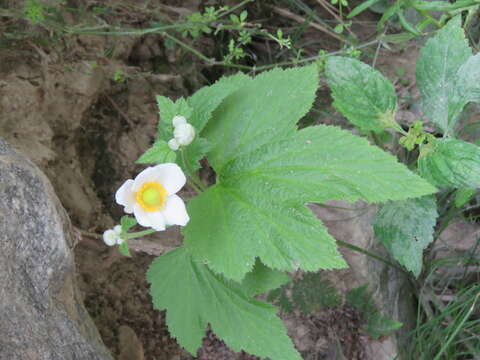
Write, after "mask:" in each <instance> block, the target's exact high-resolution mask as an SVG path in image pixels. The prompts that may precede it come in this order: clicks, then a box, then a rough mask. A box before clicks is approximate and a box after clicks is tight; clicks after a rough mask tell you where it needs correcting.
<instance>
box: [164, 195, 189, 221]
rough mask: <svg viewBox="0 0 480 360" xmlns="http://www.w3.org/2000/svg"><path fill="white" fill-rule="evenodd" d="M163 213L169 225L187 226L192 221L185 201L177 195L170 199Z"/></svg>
mask: <svg viewBox="0 0 480 360" xmlns="http://www.w3.org/2000/svg"><path fill="white" fill-rule="evenodd" d="M162 213H163V216H164V217H165V222H166V224H167V225H181V226H185V225H187V223H188V221H189V220H190V217H189V216H188V213H187V209H186V208H185V204H184V202H183V200H182V199H181V198H180V197H179V196H177V195H172V196H169V197H168V199H167V202H166V203H165V207H164V208H163V210H162Z"/></svg>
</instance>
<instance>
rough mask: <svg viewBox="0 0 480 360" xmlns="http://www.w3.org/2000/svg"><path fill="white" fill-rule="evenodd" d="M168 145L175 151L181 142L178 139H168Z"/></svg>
mask: <svg viewBox="0 0 480 360" xmlns="http://www.w3.org/2000/svg"><path fill="white" fill-rule="evenodd" d="M168 147H169V148H170V149H171V150H173V151H177V150H178V148H179V147H180V144H179V143H178V141H177V140H176V139H170V140H169V141H168Z"/></svg>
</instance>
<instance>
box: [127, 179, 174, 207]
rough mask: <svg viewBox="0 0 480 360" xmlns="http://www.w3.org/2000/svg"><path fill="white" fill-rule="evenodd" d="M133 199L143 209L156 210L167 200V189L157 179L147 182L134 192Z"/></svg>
mask: <svg viewBox="0 0 480 360" xmlns="http://www.w3.org/2000/svg"><path fill="white" fill-rule="evenodd" d="M135 200H137V202H138V203H139V204H140V206H141V207H142V208H143V209H144V210H145V211H158V210H160V209H161V208H162V207H163V206H164V205H165V202H166V201H167V190H165V188H164V187H163V185H162V184H160V183H159V182H157V181H151V182H147V183H145V184H143V185H142V187H141V188H140V190H138V192H137V193H136V194H135Z"/></svg>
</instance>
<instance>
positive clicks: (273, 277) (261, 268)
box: [242, 259, 291, 296]
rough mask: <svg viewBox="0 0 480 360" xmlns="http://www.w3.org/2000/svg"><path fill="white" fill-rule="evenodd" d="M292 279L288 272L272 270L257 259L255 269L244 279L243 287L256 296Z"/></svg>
mask: <svg viewBox="0 0 480 360" xmlns="http://www.w3.org/2000/svg"><path fill="white" fill-rule="evenodd" d="M290 280H291V279H290V276H288V275H287V274H285V273H283V272H280V271H278V270H272V269H270V268H268V267H266V266H265V265H263V264H262V262H261V261H260V260H258V259H257V261H256V262H255V266H254V267H253V270H252V271H251V272H249V273H248V274H247V275H246V276H245V278H244V279H243V281H242V288H243V290H244V291H245V293H246V294H247V295H248V296H254V295H257V294H263V293H265V292H267V291H270V290H273V289H276V288H279V287H280V286H282V285H284V284H286V283H288V282H289V281H290Z"/></svg>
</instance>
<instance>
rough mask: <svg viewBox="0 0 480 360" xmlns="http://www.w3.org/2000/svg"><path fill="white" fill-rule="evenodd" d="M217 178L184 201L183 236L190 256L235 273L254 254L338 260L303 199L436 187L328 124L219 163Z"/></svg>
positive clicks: (318, 265) (275, 263)
mask: <svg viewBox="0 0 480 360" xmlns="http://www.w3.org/2000/svg"><path fill="white" fill-rule="evenodd" d="M219 181H220V183H219V184H217V185H215V186H213V187H211V188H209V189H208V190H207V191H206V192H205V193H203V194H201V195H200V196H199V197H197V198H195V199H193V200H192V201H191V202H190V203H189V205H188V211H189V214H190V216H191V220H190V223H189V224H188V225H187V226H186V227H185V228H184V234H185V236H186V238H185V242H186V244H187V246H188V247H189V248H190V249H191V250H192V253H193V255H194V256H195V257H196V258H197V259H199V260H202V261H206V262H207V263H208V265H209V267H210V268H212V269H213V270H214V271H216V272H220V273H223V274H225V276H226V277H228V278H232V279H235V280H240V279H242V277H243V276H244V275H245V273H247V272H248V271H249V270H250V269H251V267H252V266H253V264H254V261H255V257H256V256H258V257H260V259H261V261H262V262H263V263H264V264H265V265H267V266H269V267H272V268H276V269H280V270H285V271H291V270H295V269H297V268H301V269H303V270H308V271H315V270H318V269H332V268H341V267H344V266H345V263H344V261H343V260H342V258H341V256H340V254H339V253H338V251H337V249H336V244H335V240H334V239H333V238H332V237H331V236H330V235H329V234H328V233H327V231H326V229H325V228H324V226H323V225H322V224H321V222H320V221H319V220H317V219H316V218H315V217H314V216H313V215H312V214H311V212H310V211H309V210H308V209H306V208H305V207H304V204H305V203H306V202H322V201H325V200H331V199H342V200H350V201H355V200H358V199H364V200H367V201H385V200H389V199H405V198H408V197H413V196H422V195H425V194H430V193H432V192H434V191H436V189H435V188H434V187H433V186H431V185H430V184H428V183H427V182H426V181H424V180H423V179H421V178H420V177H419V176H417V175H415V174H413V173H411V172H410V171H409V170H408V169H407V168H406V167H405V166H404V165H402V164H400V163H398V162H397V160H396V159H395V158H394V157H393V156H391V155H389V154H387V153H385V152H383V151H381V150H380V149H378V148H377V147H374V146H371V145H370V144H369V143H368V141H367V140H365V139H362V138H360V137H356V136H354V135H352V134H351V133H349V132H348V131H345V130H341V129H339V128H336V127H331V126H316V127H312V128H306V129H303V130H301V131H298V132H296V133H294V134H293V135H292V136H291V137H289V138H287V139H285V140H282V141H277V142H274V143H271V144H267V145H264V146H262V147H260V148H259V149H258V150H257V151H254V152H252V153H251V154H249V155H248V156H247V155H246V156H244V157H240V158H238V159H236V160H235V161H233V162H231V163H230V164H228V166H225V167H224V168H223V171H222V172H221V173H220V174H219Z"/></svg>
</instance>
